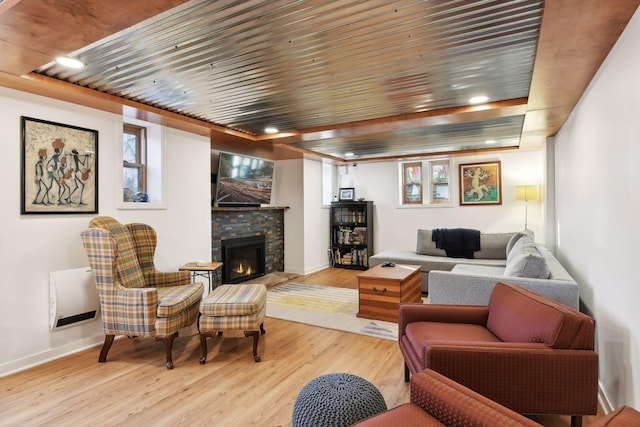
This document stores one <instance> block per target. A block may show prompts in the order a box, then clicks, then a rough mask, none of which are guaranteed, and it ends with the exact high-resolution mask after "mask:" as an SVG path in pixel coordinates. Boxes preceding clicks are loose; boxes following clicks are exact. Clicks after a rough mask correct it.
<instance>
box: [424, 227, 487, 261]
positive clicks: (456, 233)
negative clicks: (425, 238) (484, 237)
mask: <svg viewBox="0 0 640 427" xmlns="http://www.w3.org/2000/svg"><path fill="white" fill-rule="evenodd" d="M431 240H433V241H434V242H436V248H438V249H444V251H445V252H446V253H447V256H448V257H452V258H473V253H474V252H475V251H479V250H480V231H479V230H472V229H469V228H436V229H435V230H433V231H432V232H431Z"/></svg>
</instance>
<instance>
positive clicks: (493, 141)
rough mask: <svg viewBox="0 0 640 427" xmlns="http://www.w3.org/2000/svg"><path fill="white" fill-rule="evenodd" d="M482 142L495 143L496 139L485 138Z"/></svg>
mask: <svg viewBox="0 0 640 427" xmlns="http://www.w3.org/2000/svg"><path fill="white" fill-rule="evenodd" d="M484 143H485V144H495V143H496V140H495V139H487V140H486V141H485V142H484Z"/></svg>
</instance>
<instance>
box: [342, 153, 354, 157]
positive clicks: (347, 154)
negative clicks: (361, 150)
mask: <svg viewBox="0 0 640 427" xmlns="http://www.w3.org/2000/svg"><path fill="white" fill-rule="evenodd" d="M354 155H355V154H353V153H352V152H348V153H344V156H345V157H353V156H354Z"/></svg>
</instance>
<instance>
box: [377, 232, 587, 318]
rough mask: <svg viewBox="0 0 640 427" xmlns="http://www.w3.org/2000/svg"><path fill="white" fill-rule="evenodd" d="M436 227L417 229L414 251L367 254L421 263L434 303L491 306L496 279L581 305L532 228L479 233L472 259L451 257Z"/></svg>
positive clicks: (568, 279)
mask: <svg viewBox="0 0 640 427" xmlns="http://www.w3.org/2000/svg"><path fill="white" fill-rule="evenodd" d="M431 236H432V230H418V236H417V245H416V250H415V251H411V250H389V251H384V252H380V253H378V254H376V255H373V256H371V257H370V258H369V265H370V266H371V267H374V266H376V265H378V264H382V263H383V262H387V261H391V262H395V263H397V264H413V265H421V266H422V269H421V279H422V291H423V292H428V294H429V298H428V302H429V303H430V304H471V305H487V304H488V302H489V296H490V295H491V292H492V291H493V287H494V286H495V284H496V283H497V282H506V283H512V284H514V285H519V286H522V287H523V288H526V289H529V290H531V291H532V292H535V293H537V294H540V295H543V296H546V297H548V298H551V299H554V300H556V301H558V302H561V303H563V304H565V305H568V306H569V307H572V308H574V309H578V303H579V295H578V290H579V289H578V284H577V283H576V282H575V280H573V278H572V277H571V276H570V275H569V273H568V272H567V271H566V270H565V269H564V267H563V266H562V265H561V264H560V262H559V261H558V260H557V259H556V258H555V257H554V256H553V254H552V253H551V252H550V251H549V250H547V249H546V248H544V247H540V246H537V245H536V244H535V242H534V238H533V235H532V234H531V233H530V232H528V231H527V232H514V233H480V250H479V251H477V252H474V254H473V255H474V256H473V258H452V257H448V256H447V254H446V252H445V251H444V250H443V249H439V248H436V244H435V242H433V241H432V238H431Z"/></svg>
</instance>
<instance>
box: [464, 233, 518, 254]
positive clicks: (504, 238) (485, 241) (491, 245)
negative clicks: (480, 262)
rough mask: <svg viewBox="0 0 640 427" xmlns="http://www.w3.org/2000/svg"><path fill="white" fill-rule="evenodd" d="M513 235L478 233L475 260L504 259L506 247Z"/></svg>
mask: <svg viewBox="0 0 640 427" xmlns="http://www.w3.org/2000/svg"><path fill="white" fill-rule="evenodd" d="M513 235H514V233H480V250H479V251H477V252H475V253H474V254H473V256H474V257H475V258H482V259H505V258H506V256H505V253H506V247H507V244H508V243H509V240H510V239H511V237H512V236H513Z"/></svg>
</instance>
